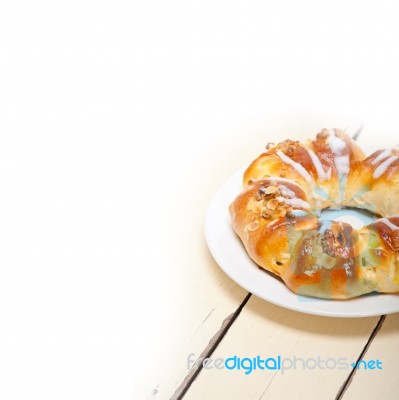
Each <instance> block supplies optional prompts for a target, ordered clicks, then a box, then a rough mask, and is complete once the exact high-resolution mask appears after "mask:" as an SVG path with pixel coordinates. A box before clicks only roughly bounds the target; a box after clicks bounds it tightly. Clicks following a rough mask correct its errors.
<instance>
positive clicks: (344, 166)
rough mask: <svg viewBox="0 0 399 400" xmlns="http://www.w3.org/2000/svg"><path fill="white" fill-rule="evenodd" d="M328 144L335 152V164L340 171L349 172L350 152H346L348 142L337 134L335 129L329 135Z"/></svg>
mask: <svg viewBox="0 0 399 400" xmlns="http://www.w3.org/2000/svg"><path fill="white" fill-rule="evenodd" d="M328 144H329V146H330V149H331V151H332V152H333V154H334V164H335V166H336V167H337V170H338V172H341V173H342V174H347V173H348V172H349V154H344V153H345V150H346V143H345V142H344V141H343V140H342V139H341V138H339V137H338V136H337V135H336V133H335V130H334V131H333V133H330V136H329V137H328Z"/></svg>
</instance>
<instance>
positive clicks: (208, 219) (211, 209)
mask: <svg viewBox="0 0 399 400" xmlns="http://www.w3.org/2000/svg"><path fill="white" fill-rule="evenodd" d="M244 170H245V168H243V167H241V168H239V169H238V170H236V171H235V172H233V173H232V174H231V175H229V176H228V177H227V178H226V179H225V180H224V181H223V182H222V184H221V185H219V187H218V189H217V190H216V192H215V193H214V194H213V196H212V198H211V201H210V202H209V204H208V208H207V211H206V216H205V221H204V233H205V240H206V243H207V246H208V249H209V251H210V253H211V255H212V257H213V258H214V260H215V261H216V263H217V264H218V266H219V268H221V269H222V271H223V272H224V273H225V274H226V275H227V276H228V277H229V278H230V279H232V280H233V281H234V282H235V283H236V284H238V285H239V286H241V287H242V288H243V289H245V290H247V291H248V292H249V293H252V294H253V295H255V296H257V297H258V298H260V299H262V300H264V301H267V302H269V303H272V304H274V305H277V306H279V307H283V308H286V309H289V310H292V311H297V312H302V313H305V314H311V315H317V316H323V317H335V318H365V317H375V316H381V315H386V314H393V313H396V312H399V302H398V304H397V306H396V308H395V307H392V308H391V309H384V310H378V309H377V310H376V309H371V310H367V309H366V310H364V311H361V312H359V311H357V312H353V311H352V312H350V311H349V312H339V311H337V310H334V309H333V310H328V309H324V307H321V309H319V308H318V307H311V304H312V303H313V304H316V303H318V304H320V303H322V304H338V303H341V302H342V304H346V305H347V304H349V303H350V302H354V301H356V302H359V301H360V302H362V301H363V300H364V299H367V298H370V297H375V296H384V297H395V296H397V294H391V293H379V294H378V293H377V294H370V295H367V294H366V295H363V296H359V297H355V298H353V299H346V300H336V299H334V300H332V299H319V298H308V297H306V298H307V299H310V300H304V301H303V302H298V303H297V304H295V303H289V302H288V303H287V302H285V301H282V300H280V299H279V298H271V297H269V296H265V293H260V292H259V290H258V288H256V287H255V288H254V287H251V285H249V286H248V282H245V281H242V280H241V279H239V278H237V274H235V272H236V271H234V269H231V268H228V267H226V260H225V259H224V258H223V257H222V255H221V254H220V249H218V248H217V246H216V241H215V240H214V234H215V233H214V231H213V227H214V220H213V216H214V214H215V211H218V207H217V205H218V202H219V201H220V199H221V200H222V202H223V201H224V202H225V203H228V204H230V203H231V202H232V201H233V200H234V197H233V198H231V199H227V198H223V197H224V192H225V191H228V190H229V188H230V186H231V185H234V184H238V183H241V182H242V175H243V172H244ZM239 193H240V191H239V190H238V191H237V194H236V196H237V195H238V194H239ZM228 204H225V205H226V207H225V209H224V210H219V211H222V214H223V212H225V213H228V211H227V209H228ZM229 222H230V229H231V232H232V233H233V234H234V236H235V242H236V243H239V245H240V247H241V248H242V249H241V250H242V251H243V252H245V254H246V256H247V257H248V260H249V261H250V262H251V263H252V264H253V265H254V266H256V268H259V266H258V265H257V264H256V263H255V262H254V261H253V260H252V259H251V258H250V257H249V255H248V253H247V252H246V251H245V248H244V246H243V244H242V242H241V240H240V239H239V237H238V236H237V235H236V233H235V232H234V230H233V227H232V226H231V221H230V218H229ZM219 223H220V224H222V223H223V221H222V219H221V221H220V222H219ZM244 268H245V267H244ZM232 271H233V272H232ZM243 271H245V270H244V269H243ZM259 272H260V273H262V274H264V273H267V271H263V270H259ZM269 278H270V279H275V278H274V276H269ZM281 283H282V285H284V286H283V287H284V289H286V290H289V291H290V289H289V288H288V287H287V286H286V285H285V284H284V282H281ZM290 293H291V294H292V295H293V296H295V297H296V298H298V297H305V296H299V295H297V294H295V293H294V292H291V291H290ZM312 299H314V300H312ZM366 302H367V301H366ZM306 305H307V306H306Z"/></svg>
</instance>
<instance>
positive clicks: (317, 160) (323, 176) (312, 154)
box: [307, 150, 331, 181]
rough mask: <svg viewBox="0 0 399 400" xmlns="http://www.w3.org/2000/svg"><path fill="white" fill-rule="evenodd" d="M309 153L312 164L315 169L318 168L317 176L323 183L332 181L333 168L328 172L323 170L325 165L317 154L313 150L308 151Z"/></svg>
mask: <svg viewBox="0 0 399 400" xmlns="http://www.w3.org/2000/svg"><path fill="white" fill-rule="evenodd" d="M307 151H308V153H309V156H310V158H311V160H312V163H313V165H314V167H315V168H316V171H317V175H318V177H319V179H320V180H321V181H325V180H329V179H331V167H330V168H328V171H327V172H326V171H325V170H324V168H323V164H322V163H321V161H320V158H319V157H318V156H317V155H316V154H315V152H314V151H313V150H307Z"/></svg>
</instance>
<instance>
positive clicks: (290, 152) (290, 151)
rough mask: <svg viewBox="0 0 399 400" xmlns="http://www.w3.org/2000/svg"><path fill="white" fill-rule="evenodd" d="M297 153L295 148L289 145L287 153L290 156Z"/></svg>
mask: <svg viewBox="0 0 399 400" xmlns="http://www.w3.org/2000/svg"><path fill="white" fill-rule="evenodd" d="M294 153H295V150H294V148H293V147H288V149H287V150H286V152H285V154H287V156H288V157H292V156H293V155H294Z"/></svg>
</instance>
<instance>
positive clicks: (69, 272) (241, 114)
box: [0, 0, 399, 400]
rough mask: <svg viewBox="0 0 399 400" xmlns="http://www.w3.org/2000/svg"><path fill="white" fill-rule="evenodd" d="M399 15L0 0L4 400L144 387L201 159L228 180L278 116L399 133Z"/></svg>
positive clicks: (172, 317)
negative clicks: (242, 154)
mask: <svg viewBox="0 0 399 400" xmlns="http://www.w3.org/2000/svg"><path fill="white" fill-rule="evenodd" d="M398 17H399V12H398V7H397V5H396V4H395V2H393V1H392V2H389V1H378V2H375V1H373V2H372V1H369V2H367V1H353V0H345V1H339V0H334V1H315V0H311V1H306V0H304V1H293V0H288V1H222V0H212V1H196V2H192V1H187V0H185V1H140V2H137V1H118V0H113V1H89V0H79V1H77V0H75V1H73V0H72V1H71V0H68V1H18V0H16V1H3V2H1V4H0V57H1V60H0V193H1V195H0V235H1V236H0V398H1V399H28V398H29V399H41V400H44V399H52V400H53V399H72V398H73V399H133V398H138V397H135V394H136V396H138V394H139V393H146V392H145V391H146V390H148V389H149V387H146V382H147V380H148V377H149V376H151V375H152V374H153V371H155V369H156V368H157V367H158V366H159V364H164V363H166V362H167V358H166V357H167V356H168V354H170V353H173V349H174V348H173V346H174V345H175V344H174V342H173V336H174V332H176V331H178V330H179V329H180V328H181V326H180V325H179V324H184V320H182V318H181V316H180V315H179V312H178V310H177V308H176V305H178V304H179V303H181V302H184V297H183V295H184V291H183V290H182V289H181V287H182V286H183V285H184V281H183V279H179V276H180V275H179V274H180V269H179V268H180V266H179V265H178V259H179V251H181V247H182V246H184V243H183V242H182V241H181V238H182V237H183V234H182V232H177V228H176V227H177V226H179V222H178V221H181V220H182V219H187V218H190V214H188V215H187V214H185V215H181V213H180V212H179V210H181V209H183V208H184V207H185V206H184V205H185V203H186V202H187V201H188V200H187V199H185V198H184V193H186V191H185V188H186V187H187V185H188V184H189V185H190V187H195V186H194V185H193V182H192V179H194V178H193V177H195V179H197V178H198V177H199V176H201V168H204V171H207V174H208V175H209V179H210V180H212V176H211V175H212V174H211V171H209V168H207V167H206V166H201V165H200V164H199V162H198V159H199V157H202V159H203V160H206V159H207V158H208V157H209V159H210V160H213V162H214V165H215V166H216V168H218V164H217V162H219V163H220V168H226V167H223V165H227V164H226V162H227V161H229V162H230V164H229V165H230V166H231V167H229V168H230V169H229V168H227V169H226V176H227V175H228V173H230V172H232V171H233V169H234V168H235V167H237V166H238V165H237V166H236V165H235V164H234V162H232V160H234V156H235V154H238V153H239V151H240V149H241V147H242V146H243V144H244V143H245V142H251V141H255V142H256V143H254V148H255V144H256V145H261V144H265V143H267V138H266V136H262V135H261V134H260V132H263V131H267V129H268V127H270V126H273V127H276V129H278V130H279V131H280V130H281V131H282V132H284V128H287V127H288V126H290V127H292V126H295V127H296V128H295V129H296V130H295V132H294V134H296V133H298V134H299V133H301V134H303V133H304V132H303V129H304V127H308V126H310V125H311V126H312V127H314V131H312V132H311V134H313V133H315V132H316V131H317V129H320V128H321V127H324V125H325V124H324V122H326V121H328V123H332V124H335V121H338V122H337V123H336V126H342V125H340V123H341V122H342V121H345V123H346V122H347V123H348V126H350V128H356V127H357V126H358V125H359V124H361V123H362V122H363V123H365V132H366V133H367V132H369V134H370V135H371V136H370V137H371V139H373V140H374V141H376V142H378V143H380V144H381V145H382V146H383V145H384V142H385V141H390V142H392V140H393V139H392V137H398V138H399V136H398V132H399V120H398V115H397V114H398V113H397V111H398V100H399V96H398V94H399V92H398V89H399V78H398V73H399V72H398V71H399V52H398V45H399V36H398V33H399V32H398V23H397V21H398ZM309 121H310V122H309ZM309 124H310V125H309ZM286 135H287V136H288V137H289V136H290V132H287V133H286ZM253 138H255V139H253ZM395 141H399V140H396V139H395ZM254 155H255V154H254ZM214 186H215V187H216V186H217V185H216V182H215V183H214ZM198 195H199V196H200V195H201V194H200V193H199V194H198ZM186 208H187V207H186ZM186 208H184V209H186ZM192 212H195V210H193V211H192ZM196 229H198V227H196ZM184 251H188V249H184ZM165 345H166V346H165ZM165 347H167V349H165ZM141 390H143V391H141Z"/></svg>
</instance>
